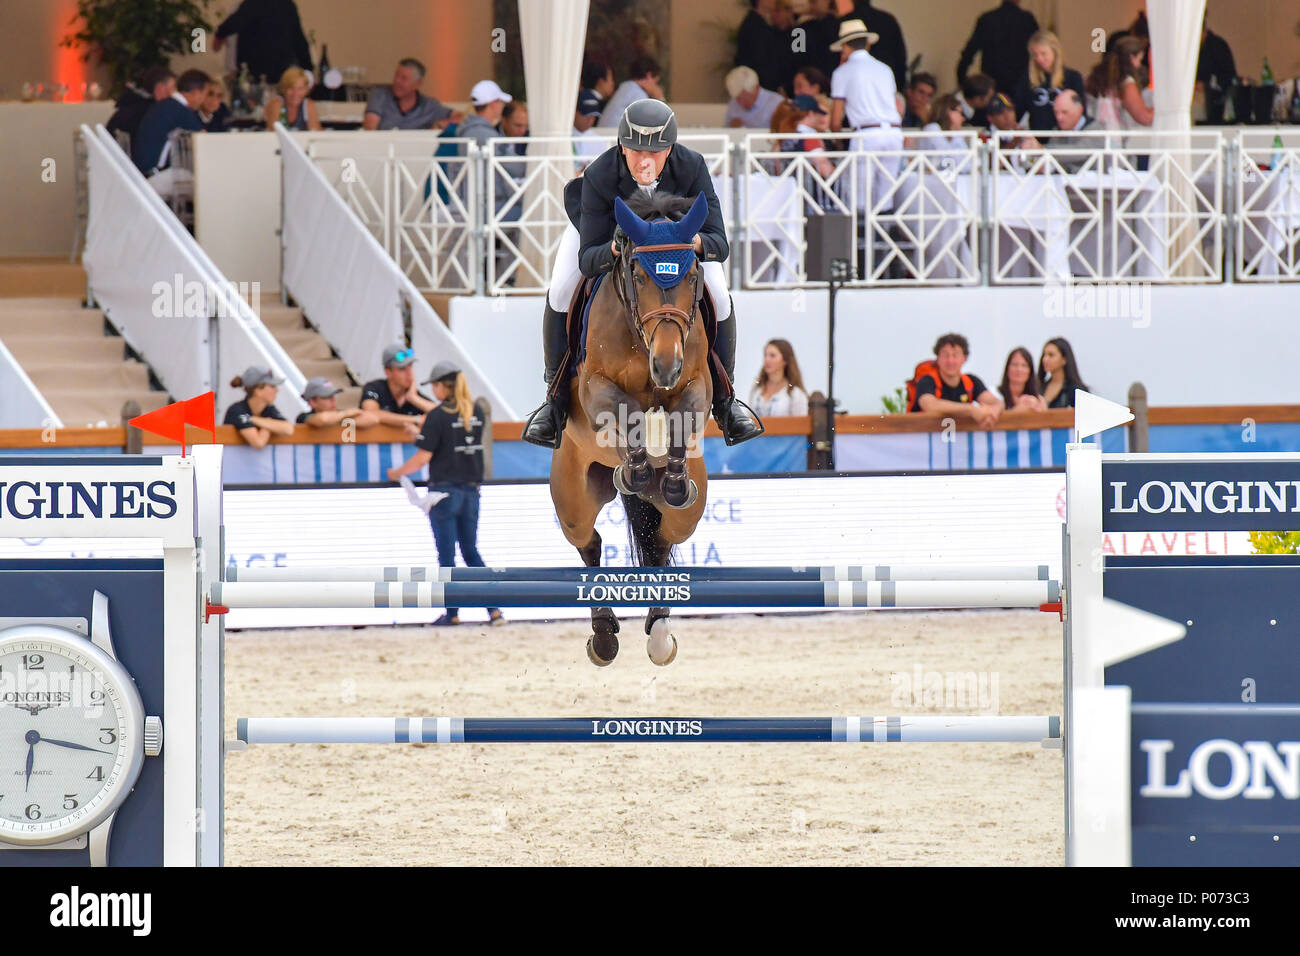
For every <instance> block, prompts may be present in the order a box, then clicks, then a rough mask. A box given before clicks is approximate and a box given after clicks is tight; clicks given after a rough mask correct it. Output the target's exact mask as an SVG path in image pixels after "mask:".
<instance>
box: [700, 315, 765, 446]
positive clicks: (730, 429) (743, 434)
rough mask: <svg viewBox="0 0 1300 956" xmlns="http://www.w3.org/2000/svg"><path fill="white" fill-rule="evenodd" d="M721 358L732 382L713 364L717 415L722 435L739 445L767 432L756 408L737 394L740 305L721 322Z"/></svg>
mask: <svg viewBox="0 0 1300 956" xmlns="http://www.w3.org/2000/svg"><path fill="white" fill-rule="evenodd" d="M713 348H714V350H715V351H716V352H717V353H718V358H720V359H722V364H723V366H725V367H726V370H727V379H728V380H729V381H728V382H725V383H724V382H723V381H722V380H721V379H720V378H719V377H718V375H717V370H716V369H714V368H713V363H712V362H710V363H709V371H710V372H712V373H713V418H714V420H715V421H716V422H717V423H718V428H720V429H721V430H722V438H723V440H724V441H725V442H726V443H727V444H728V445H739V444H740V443H741V442H743V441H749V440H750V439H751V438H757V437H758V436H759V435H761V434H763V431H764V429H763V422H762V420H761V419H760V418H759V417H758V415H757V414H755V412H754V410H753V409H752V408H750V407H749V406H748V405H746V404H745V403H744V402H742V401H741V400H740V399H738V398H737V397H736V391H735V387H734V384H733V383H734V382H735V381H736V308H735V306H734V305H733V306H732V308H731V315H730V316H728V317H727V319H726V320H725V321H722V322H719V323H718V337H717V339H715V340H714V343H713Z"/></svg>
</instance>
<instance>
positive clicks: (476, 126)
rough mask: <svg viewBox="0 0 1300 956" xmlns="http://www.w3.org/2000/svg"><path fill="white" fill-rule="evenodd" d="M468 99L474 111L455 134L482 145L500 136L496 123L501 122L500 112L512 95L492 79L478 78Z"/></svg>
mask: <svg viewBox="0 0 1300 956" xmlns="http://www.w3.org/2000/svg"><path fill="white" fill-rule="evenodd" d="M469 99H470V102H471V103H472V104H473V106H474V113H473V115H471V116H470V117H469V118H468V119H466V120H465V122H463V123H461V124H460V127H459V128H458V129H457V130H456V135H457V137H458V138H460V139H472V140H474V142H476V143H478V144H479V145H480V146H484V145H486V143H487V141H488V140H489V139H497V138H499V137H500V136H501V130H500V129H498V128H497V124H498V123H499V122H501V114H502V113H503V112H504V111H505V108H506V104H507V103H509V102H510V101H511V100H512V99H514V97H512V96H511V95H510V94H509V93H507V92H506V91H505V90H503V89H501V87H499V86H497V84H496V83H495V82H494V81H492V80H479V81H478V82H477V83H475V84H474V88H473V89H472V90H471V91H470V94H469ZM461 150H462V155H466V153H465V147H464V146H463V145H462V146H461Z"/></svg>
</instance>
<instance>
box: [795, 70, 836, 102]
mask: <svg viewBox="0 0 1300 956" xmlns="http://www.w3.org/2000/svg"><path fill="white" fill-rule="evenodd" d="M794 95H795V96H830V95H831V81H830V78H829V77H828V76H827V75H826V74H825V73H823V72H822V71H821V70H819V69H817V67H815V66H804V67H800V68H799V69H798V70H795V73H794Z"/></svg>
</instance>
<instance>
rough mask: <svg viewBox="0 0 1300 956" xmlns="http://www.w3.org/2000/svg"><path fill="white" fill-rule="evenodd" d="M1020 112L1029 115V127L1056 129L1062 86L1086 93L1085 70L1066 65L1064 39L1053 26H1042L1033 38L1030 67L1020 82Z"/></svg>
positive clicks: (1018, 114)
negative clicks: (1054, 31)
mask: <svg viewBox="0 0 1300 956" xmlns="http://www.w3.org/2000/svg"><path fill="white" fill-rule="evenodd" d="M1015 90H1016V92H1015V97H1014V102H1015V104H1016V115H1017V116H1025V115H1026V114H1027V115H1028V128H1029V129H1031V130H1032V129H1056V111H1055V110H1054V108H1053V106H1052V104H1053V103H1055V102H1056V98H1057V97H1058V96H1060V95H1061V91H1062V90H1074V91H1075V92H1076V93H1078V94H1079V96H1080V97H1083V96H1084V95H1085V93H1084V88H1083V74H1081V73H1080V72H1079V71H1078V70H1071V69H1068V68H1067V67H1066V66H1065V57H1064V54H1063V53H1062V52H1061V41H1060V39H1059V38H1058V37H1057V35H1056V34H1055V33H1053V32H1052V31H1050V30H1039V31H1038V32H1037V33H1035V34H1034V35H1033V36H1032V37H1030V38H1029V69H1028V71H1026V73H1025V75H1024V76H1022V77H1021V78H1020V82H1019V83H1017V84H1016V88H1015Z"/></svg>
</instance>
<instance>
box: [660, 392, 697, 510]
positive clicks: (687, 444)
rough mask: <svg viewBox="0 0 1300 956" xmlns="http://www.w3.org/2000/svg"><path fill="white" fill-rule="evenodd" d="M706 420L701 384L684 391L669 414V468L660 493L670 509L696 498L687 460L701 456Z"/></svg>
mask: <svg viewBox="0 0 1300 956" xmlns="http://www.w3.org/2000/svg"><path fill="white" fill-rule="evenodd" d="M708 420H709V398H708V395H707V394H706V393H705V389H704V385H703V384H702V383H696V384H693V385H691V386H690V387H688V388H686V389H685V390H684V391H683V392H682V393H681V395H679V396H678V399H677V402H676V404H675V405H674V406H673V408H672V410H671V412H670V413H669V414H668V464H667V466H666V467H665V468H664V475H663V478H661V479H660V481H659V493H660V494H661V495H662V496H663V499H664V504H666V505H667V506H668V507H669V508H677V509H681V508H689V507H690V506H691V505H693V504H695V501H696V499H697V498H698V497H699V494H700V489H699V487H698V486H697V485H696V483H695V482H694V481H692V480H691V478H690V476H689V475H687V473H686V456H687V454H696V455H698V454H702V451H701V450H700V447H699V442H700V441H702V440H703V433H704V428H705V425H706V424H707V423H708Z"/></svg>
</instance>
